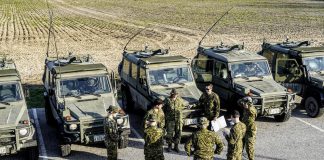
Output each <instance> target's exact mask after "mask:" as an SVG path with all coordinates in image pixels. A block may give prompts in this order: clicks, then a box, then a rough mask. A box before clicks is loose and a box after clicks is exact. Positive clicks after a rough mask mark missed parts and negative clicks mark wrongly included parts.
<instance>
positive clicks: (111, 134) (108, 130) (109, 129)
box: [104, 117, 119, 144]
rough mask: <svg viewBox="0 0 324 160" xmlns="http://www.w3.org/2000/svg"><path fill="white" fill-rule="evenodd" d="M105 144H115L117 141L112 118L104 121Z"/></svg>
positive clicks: (115, 126) (117, 135)
mask: <svg viewBox="0 0 324 160" xmlns="http://www.w3.org/2000/svg"><path fill="white" fill-rule="evenodd" d="M104 132H105V143H106V144H107V142H117V141H118V140H119V134H118V127H117V122H116V120H115V119H113V118H108V117H106V118H105V119H104Z"/></svg>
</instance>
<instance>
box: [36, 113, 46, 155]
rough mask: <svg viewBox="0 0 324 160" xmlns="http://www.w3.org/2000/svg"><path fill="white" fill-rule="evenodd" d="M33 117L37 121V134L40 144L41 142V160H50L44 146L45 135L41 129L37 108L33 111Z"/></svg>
mask: <svg viewBox="0 0 324 160" xmlns="http://www.w3.org/2000/svg"><path fill="white" fill-rule="evenodd" d="M33 115H34V120H35V125H36V133H37V137H38V142H39V146H40V155H39V158H44V159H48V157H47V153H46V148H45V144H44V139H43V135H42V130H41V128H40V125H39V121H38V117H37V110H36V109H35V108H34V109H33Z"/></svg>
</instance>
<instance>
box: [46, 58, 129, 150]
mask: <svg viewBox="0 0 324 160" xmlns="http://www.w3.org/2000/svg"><path fill="white" fill-rule="evenodd" d="M112 73H113V72H112ZM114 77H115V76H114V75H113V74H111V76H110V78H111V79H109V73H108V71H107V68H106V67H105V66H104V65H103V64H101V63H95V62H93V61H92V58H91V57H90V56H83V57H76V56H72V55H69V56H68V57H62V58H50V57H48V58H47V59H46V60H45V70H44V75H43V83H44V89H45V92H44V98H45V113H46V120H47V123H48V124H50V125H53V124H56V125H57V129H58V131H59V138H60V149H61V151H62V156H67V155H69V154H70V151H71V144H72V143H81V144H89V143H97V142H103V140H104V127H103V120H104V118H105V117H106V116H107V113H106V109H107V108H108V107H109V106H110V105H115V106H119V105H118V103H117V99H116V97H117V94H116V93H117V91H116V87H115V86H116V84H115V79H114ZM117 122H118V126H119V130H118V131H119V134H120V140H119V148H125V147H127V145H128V135H129V134H130V124H129V117H128V116H127V115H122V114H121V116H118V119H117Z"/></svg>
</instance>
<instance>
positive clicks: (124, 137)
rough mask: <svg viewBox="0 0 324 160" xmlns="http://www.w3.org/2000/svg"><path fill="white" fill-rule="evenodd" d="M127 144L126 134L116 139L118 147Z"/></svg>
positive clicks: (120, 147)
mask: <svg viewBox="0 0 324 160" xmlns="http://www.w3.org/2000/svg"><path fill="white" fill-rule="evenodd" d="M127 146H128V136H122V138H121V139H120V140H119V141H118V148H119V149H123V148H127Z"/></svg>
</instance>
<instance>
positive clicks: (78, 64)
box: [46, 57, 107, 73]
mask: <svg viewBox="0 0 324 160" xmlns="http://www.w3.org/2000/svg"><path fill="white" fill-rule="evenodd" d="M71 58H75V60H73V61H70V59H71ZM46 66H47V67H48V68H49V70H51V71H53V72H54V73H71V72H83V71H96V70H107V68H106V67H105V66H104V65H103V64H102V63H95V62H93V61H90V60H84V59H82V58H81V59H80V58H79V57H67V58H64V57H63V58H59V60H57V59H56V58H50V57H49V58H47V59H46Z"/></svg>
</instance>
